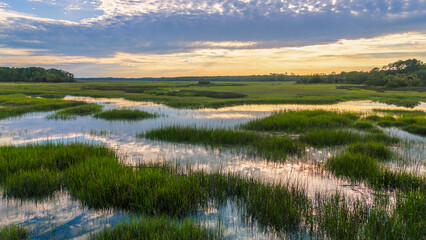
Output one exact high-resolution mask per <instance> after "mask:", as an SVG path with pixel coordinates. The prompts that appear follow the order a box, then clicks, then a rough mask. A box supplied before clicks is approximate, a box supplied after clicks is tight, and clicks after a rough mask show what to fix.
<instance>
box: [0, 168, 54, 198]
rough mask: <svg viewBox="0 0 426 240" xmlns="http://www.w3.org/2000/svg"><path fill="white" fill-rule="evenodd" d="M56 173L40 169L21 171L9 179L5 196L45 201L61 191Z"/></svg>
mask: <svg viewBox="0 0 426 240" xmlns="http://www.w3.org/2000/svg"><path fill="white" fill-rule="evenodd" d="M60 186H61V185H60V183H59V178H58V175H57V173H56V172H54V171H51V170H47V169H40V170H29V171H20V172H18V173H16V174H13V175H11V176H8V177H7V180H6V184H5V187H4V194H5V195H6V196H8V197H13V198H20V199H35V200H37V199H43V198H45V197H49V196H52V195H53V193H54V192H56V191H57V190H60Z"/></svg>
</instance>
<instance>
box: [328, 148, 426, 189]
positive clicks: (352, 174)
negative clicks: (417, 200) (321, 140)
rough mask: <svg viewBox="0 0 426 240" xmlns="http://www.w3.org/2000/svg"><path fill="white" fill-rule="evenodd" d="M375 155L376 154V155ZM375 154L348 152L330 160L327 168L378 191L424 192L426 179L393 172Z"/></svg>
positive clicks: (401, 172) (337, 174)
mask: <svg viewBox="0 0 426 240" xmlns="http://www.w3.org/2000/svg"><path fill="white" fill-rule="evenodd" d="M374 154H375V153H374ZM374 154H371V156H368V155H367V154H366V153H360V152H351V151H349V152H346V153H344V154H341V155H338V156H335V157H332V158H330V159H329V160H328V161H327V163H326V167H327V168H328V169H329V170H331V171H332V172H333V173H334V174H335V175H336V176H337V177H347V178H350V179H351V180H352V181H366V182H367V183H369V184H370V185H371V186H373V187H374V188H376V189H399V190H401V191H411V190H417V191H421V192H424V190H425V187H426V178H425V177H424V176H416V175H414V174H412V173H408V172H404V171H392V170H390V169H387V168H385V167H384V166H382V165H381V164H380V160H379V159H377V158H374V157H372V156H374Z"/></svg>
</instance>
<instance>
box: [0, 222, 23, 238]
mask: <svg viewBox="0 0 426 240" xmlns="http://www.w3.org/2000/svg"><path fill="white" fill-rule="evenodd" d="M24 239H29V236H28V229H27V228H24V227H21V226H15V225H11V226H6V227H1V228H0V240H24Z"/></svg>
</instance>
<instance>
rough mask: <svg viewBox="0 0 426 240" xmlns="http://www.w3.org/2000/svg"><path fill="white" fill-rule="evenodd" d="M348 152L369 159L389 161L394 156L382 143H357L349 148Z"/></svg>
mask: <svg viewBox="0 0 426 240" xmlns="http://www.w3.org/2000/svg"><path fill="white" fill-rule="evenodd" d="M347 152H350V153H354V154H358V153H359V154H363V155H365V156H367V157H371V158H375V159H379V160H381V161H387V160H389V159H390V158H391V157H392V156H393V155H394V154H393V153H392V151H391V150H390V149H389V147H387V146H386V145H385V144H384V143H381V142H357V143H353V144H351V145H349V146H348V148H347Z"/></svg>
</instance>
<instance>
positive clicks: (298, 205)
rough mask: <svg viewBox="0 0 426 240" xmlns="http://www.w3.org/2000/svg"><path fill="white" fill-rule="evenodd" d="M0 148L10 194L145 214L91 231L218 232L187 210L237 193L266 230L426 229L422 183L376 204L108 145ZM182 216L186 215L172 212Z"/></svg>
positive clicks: (374, 150)
mask: <svg viewBox="0 0 426 240" xmlns="http://www.w3.org/2000/svg"><path fill="white" fill-rule="evenodd" d="M349 149H352V150H350V151H354V150H353V149H358V150H360V149H362V150H365V149H368V151H367V155H370V156H377V155H379V156H384V155H388V156H389V152H388V151H386V150H385V148H384V147H383V146H380V145H374V144H372V145H367V146H360V145H353V146H351V147H349ZM370 153H371V154H370ZM0 154H1V158H0V159H1V160H0V161H1V165H0V166H1V167H0V170H1V172H2V175H1V176H3V177H2V179H1V185H2V186H3V187H4V186H8V184H9V183H13V184H12V185H10V187H11V189H8V187H6V190H5V192H4V195H5V197H8V198H19V199H27V198H37V199H40V198H43V197H44V198H45V197H49V196H51V194H52V192H54V191H58V190H59V189H63V190H65V189H66V190H67V191H69V192H70V194H71V195H72V196H73V197H74V198H76V199H79V200H80V201H82V202H83V203H84V204H85V205H86V206H88V207H89V208H101V209H111V208H113V209H116V208H117V209H123V210H126V211H131V212H134V213H138V214H143V215H141V217H139V218H137V219H133V220H131V221H127V222H123V223H121V224H119V225H117V226H115V227H114V228H110V229H105V230H103V231H101V232H100V233H98V234H95V235H93V236H92V239H115V238H117V237H119V238H122V239H132V238H134V237H149V236H162V237H165V238H167V237H168V236H174V237H175V238H176V239H181V238H182V237H184V238H185V239H186V238H189V239H201V238H207V239H219V238H220V237H221V232H220V231H221V230H220V227H219V228H215V229H211V228H206V227H204V226H202V225H199V224H198V223H194V222H193V221H192V220H190V219H185V218H186V217H188V216H190V214H191V213H194V212H195V211H196V210H197V209H198V208H200V207H205V206H207V204H208V202H209V201H211V200H214V201H216V202H218V203H225V202H226V201H227V199H233V200H234V201H237V203H238V206H239V208H240V210H239V211H240V214H242V216H244V217H245V218H246V219H247V220H246V221H247V224H250V222H252V221H257V222H258V223H259V224H260V225H261V226H262V227H263V228H264V229H265V230H266V229H271V228H272V229H275V231H278V232H282V233H285V234H289V235H291V234H298V233H299V232H300V231H302V229H305V230H306V231H308V232H309V235H310V236H311V237H314V238H322V237H325V236H327V237H328V238H331V239H358V238H362V239H364V238H366V239H370V238H375V237H377V236H384V237H385V236H392V238H405V237H408V238H409V239H419V238H421V237H422V236H424V234H425V228H424V224H425V222H424V220H425V219H424V217H425V216H424V214H423V213H424V209H425V207H426V206H425V195H424V189H422V188H421V189H417V190H414V189H407V188H405V187H401V185H397V186H395V187H396V189H403V190H406V191H405V192H399V191H398V194H397V195H396V204H395V206H392V207H391V209H392V210H391V211H388V204H389V203H388V201H382V200H380V196H378V197H377V198H378V199H377V201H375V203H374V204H373V205H371V204H370V205H367V203H365V202H363V201H361V200H355V201H346V200H345V199H344V196H341V195H340V194H339V193H336V194H334V195H331V196H328V195H320V194H317V196H316V197H315V198H314V199H311V198H309V197H307V193H306V192H305V190H304V189H303V188H301V187H298V186H295V185H293V186H291V185H286V184H283V185H275V184H269V183H264V182H261V181H259V180H254V179H252V178H248V177H243V176H239V175H234V174H225V173H220V172H217V173H209V174H207V173H203V172H193V171H191V170H185V171H184V170H183V169H182V170H181V169H179V167H171V166H167V165H163V166H156V165H139V166H136V167H128V166H125V165H122V164H120V163H119V160H118V159H117V157H116V156H115V154H114V153H113V152H112V151H111V150H109V149H108V148H106V147H102V146H93V145H87V144H70V145H62V144H59V145H58V144H45V145H27V146H17V147H14V146H6V147H0ZM362 159H365V158H362ZM362 164H365V163H364V162H362ZM359 166H361V165H357V167H359ZM352 169H353V168H352ZM357 176H361V177H362V176H363V175H357ZM50 178H53V179H54V181H52V182H55V181H56V182H57V184H51V185H50V184H47V185H46V186H49V187H46V188H49V191H45V189H44V188H34V189H33V188H31V187H33V186H35V185H37V184H38V185H41V184H45V183H46V181H47V182H50V180H48V179H50ZM16 179H20V180H19V181H16ZM28 184H29V186H30V187H27V186H28ZM138 186H139V187H138ZM140 186H144V187H140ZM400 187H401V188H400ZM11 190H12V191H11ZM167 216H170V217H167ZM176 216H181V217H183V219H184V220H176V219H175V218H173V217H176ZM21 232H23V233H25V232H24V230H20V229H16V228H14V227H12V228H3V229H2V231H1V234H3V235H4V234H13V235H16V234H21ZM13 235H12V236H13ZM289 235H288V236H289ZM6 236H9V235H6Z"/></svg>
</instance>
